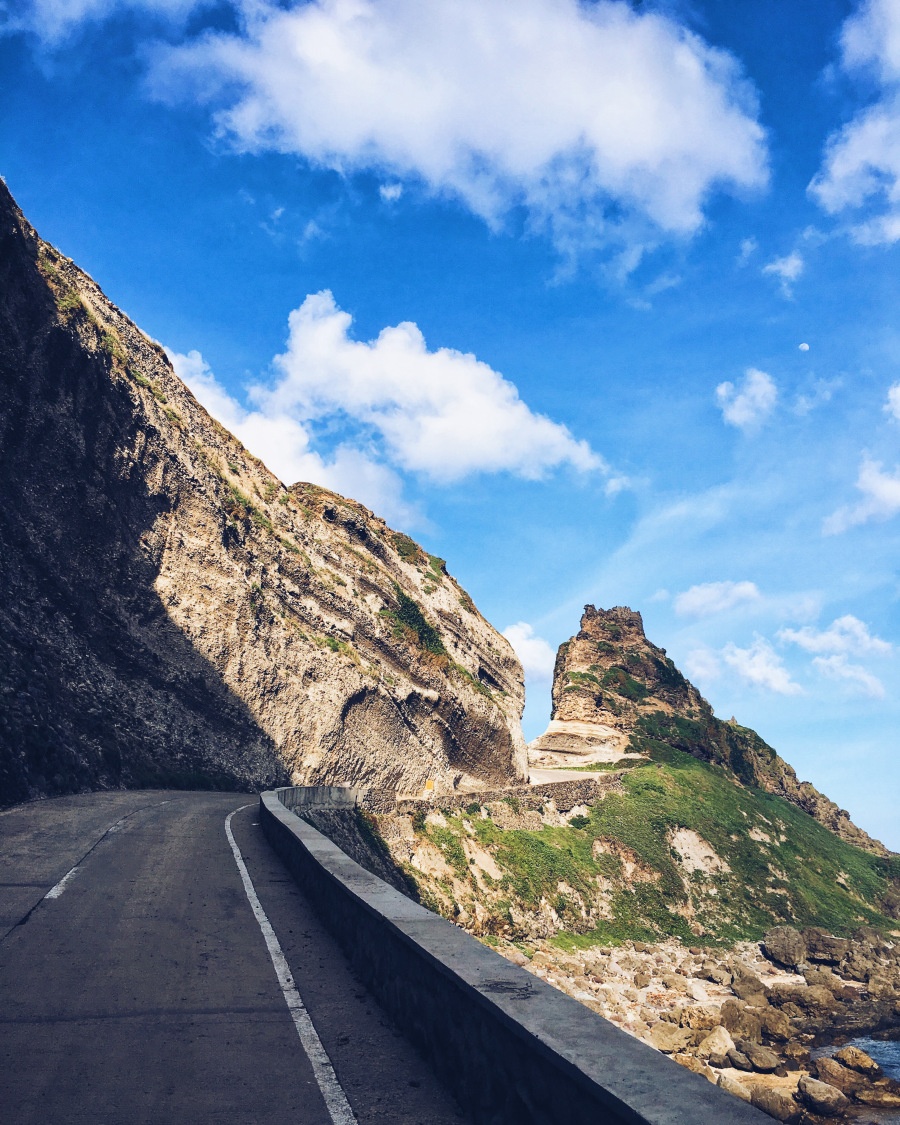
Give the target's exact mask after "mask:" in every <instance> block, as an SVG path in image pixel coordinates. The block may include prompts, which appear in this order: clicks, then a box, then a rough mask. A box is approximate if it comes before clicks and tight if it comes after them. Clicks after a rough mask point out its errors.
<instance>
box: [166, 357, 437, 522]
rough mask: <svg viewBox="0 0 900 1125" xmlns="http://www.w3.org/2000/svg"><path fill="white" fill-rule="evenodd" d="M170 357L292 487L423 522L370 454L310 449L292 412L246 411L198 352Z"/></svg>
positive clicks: (398, 483)
mask: <svg viewBox="0 0 900 1125" xmlns="http://www.w3.org/2000/svg"><path fill="white" fill-rule="evenodd" d="M166 353H167V355H168V356H169V359H170V360H171V362H172V366H173V367H174V368H175V371H176V373H177V374H178V376H179V378H181V379H182V380H183V381H184V382H185V383H186V384H187V385H188V387H190V389H191V390H192V391H193V393H194V395H195V396H196V398H197V400H198V402H200V403H201V404H202V405H203V406H205V407H206V409H207V410H208V411H209V413H210V414H211V415H212V416H213V417H214V418H216V419H217V420H218V421H219V422H221V423H222V425H223V426H225V427H226V428H227V429H229V430H230V431H231V432H232V433H233V434H234V435H235V437H237V438H238V439H239V440H240V441H241V442H242V443H243V445H245V446H246V447H247V449H249V450H250V452H251V453H253V454H254V455H255V456H256V457H259V458H260V460H261V461H263V462H264V463H265V464H266V466H267V467H268V468H269V469H270V470H271V471H272V472H273V473H274V474H275V475H276V476H277V477H278V478H279V479H280V480H283V481H286V482H287V483H288V484H293V483H294V482H295V481H298V480H305V481H312V482H314V483H315V484H321V485H323V486H324V487H326V488H330V489H332V490H333V491H334V492H339V493H341V494H342V495H344V496H351V497H353V499H355V500H361V501H362V502H363V503H364V504H367V505H368V506H369V507H370V508H372V509H373V510H374V511H376V512H378V513H379V514H380V515H382V516H384V517H385V518H386V519H389V520H391V521H393V522H395V523H398V524H401V525H403V526H415V525H416V524H419V523H421V521H422V517H421V513H420V512H419V511H418V510H417V509H416V508H415V507H413V506H411V505H410V504H408V503H407V502H406V501H405V500H404V499H403V495H402V494H403V482H402V480H401V479H400V477H399V476H398V474H397V473H395V472H394V471H393V470H391V469H390V468H389V467H388V466H386V465H384V464H382V463H380V462H379V461H377V460H376V459H375V458H373V457H372V456H370V455H368V454H367V453H366V452H365V451H363V450H361V449H358V448H354V447H353V446H350V445H339V446H338V447H337V449H335V450H334V452H333V453H332V455H331V456H330V457H324V456H322V455H321V454H320V453H318V452H316V451H314V450H312V449H311V448H310V444H311V440H312V436H311V434H310V432H309V430H308V429H307V428H306V427H305V426H304V425H303V423H302V422H300V421H298V420H297V419H296V418H294V417H291V416H290V415H288V414H285V413H282V412H278V411H272V412H266V411H261V410H247V409H246V408H245V407H243V406H242V405H241V404H240V403H239V402H238V401H237V399H235V398H233V397H232V396H231V395H230V394H228V392H227V391H226V390H225V388H224V387H223V386H222V385H221V384H220V383H219V382H218V380H217V379H216V378H215V376H214V375H213V373H212V371H211V370H210V368H209V365H208V364H207V363H206V361H205V360H204V359H203V356H202V355H201V354H200V353H199V352H198V351H190V352H188V353H187V354H186V355H182V354H179V353H178V352H173V351H169V349H166Z"/></svg>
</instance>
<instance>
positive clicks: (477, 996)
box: [260, 787, 771, 1125]
mask: <svg viewBox="0 0 900 1125" xmlns="http://www.w3.org/2000/svg"><path fill="white" fill-rule="evenodd" d="M324 789H325V787H322V788H321V789H319V790H318V791H317V790H316V789H313V788H304V789H299V788H298V789H289V790H276V791H274V792H269V793H263V794H261V796H260V823H261V825H262V827H263V831H264V832H265V834H266V836H267V838H268V840H269V841H270V843H271V844H272V846H273V848H274V849H275V851H277V852H278V854H279V855H280V856H281V857H282V859H283V860H284V861H285V863H286V864H287V866H288V867H289V868H290V870H291V872H292V873H293V875H294V877H295V878H296V879H297V882H298V883H299V884H300V886H301V887H302V888H303V890H304V891H305V892H306V894H307V895H308V896H309V898H310V899H311V901H312V902H313V904H314V905H315V906H316V908H317V909H318V910H319V912H320V914H321V916H322V918H323V920H324V922H325V924H326V925H327V926H328V927H329V929H330V930H331V932H332V933H333V934H334V936H335V937H336V939H337V940H338V942H339V944H340V945H341V946H342V948H343V949H344V952H345V953H346V955H347V957H348V959H349V960H350V962H351V964H352V965H353V968H354V970H355V971H356V973H357V974H358V976H359V977H360V978H361V979H362V980H363V981H364V982H365V984H366V985H367V987H368V988H369V989H370V991H371V992H372V994H373V995H374V996H375V997H376V999H377V1000H378V1001H379V1002H380V1003H381V1005H382V1006H383V1007H384V1008H385V1009H386V1011H387V1012H389V1014H390V1015H391V1016H392V1017H393V1019H394V1020H395V1022H396V1023H397V1025H398V1026H399V1027H400V1029H401V1030H402V1031H403V1032H404V1033H405V1034H406V1035H407V1036H408V1037H409V1038H410V1039H411V1040H412V1042H413V1043H414V1044H415V1045H416V1046H417V1047H418V1048H419V1049H420V1050H421V1051H422V1053H423V1054H424V1055H425V1056H426V1057H427V1058H428V1060H429V1062H430V1063H431V1066H432V1068H433V1069H434V1070H435V1072H436V1073H437V1075H438V1077H439V1078H440V1079H441V1081H443V1083H444V1084H445V1085H446V1086H448V1087H449V1088H450V1089H451V1090H452V1091H453V1092H454V1094H455V1095H456V1097H457V1099H458V1100H459V1102H460V1103H461V1105H462V1106H463V1108H464V1109H465V1110H466V1111H467V1112H468V1114H469V1115H470V1117H471V1118H472V1120H473V1121H475V1122H477V1123H478V1125H607V1123H608V1125H619V1123H622V1125H626V1123H627V1125H766V1123H768V1125H771V1118H769V1117H767V1116H766V1115H764V1114H762V1113H761V1112H760V1111H759V1110H757V1109H754V1108H753V1107H751V1106H750V1105H748V1104H747V1103H745V1102H742V1101H740V1100H739V1099H737V1098H734V1097H732V1096H731V1095H730V1094H726V1093H725V1092H724V1091H723V1090H720V1089H718V1088H716V1087H715V1086H712V1085H711V1084H710V1083H709V1082H707V1081H706V1079H705V1078H702V1077H700V1076H699V1075H696V1074H692V1073H690V1072H689V1071H687V1070H685V1069H684V1068H683V1067H680V1066H679V1065H678V1064H677V1063H674V1062H671V1061H670V1060H669V1059H667V1058H666V1057H665V1056H664V1055H662V1054H660V1053H659V1052H657V1051H654V1050H653V1049H652V1048H651V1047H648V1046H646V1045H645V1044H643V1043H640V1042H639V1041H638V1040H637V1039H634V1038H632V1037H631V1036H630V1035H627V1034H626V1033H625V1032H624V1031H620V1030H619V1029H618V1028H617V1027H615V1026H614V1025H613V1024H611V1023H610V1022H609V1021H608V1020H605V1019H603V1017H602V1016H599V1015H597V1014H596V1013H595V1012H592V1011H591V1010H590V1009H589V1008H586V1007H585V1006H584V1005H582V1004H579V1003H578V1001H576V1000H573V999H571V997H568V996H566V995H564V994H563V993H562V992H559V991H557V989H555V988H552V987H551V986H550V985H548V984H546V983H545V982H544V981H542V980H540V979H538V978H537V977H535V976H533V975H532V974H531V973H527V972H525V970H524V969H521V968H519V967H518V966H516V965H513V964H511V963H510V962H509V961H507V960H505V958H503V957H501V956H500V955H499V954H497V953H494V952H493V951H492V950H490V949H488V948H487V947H485V946H484V945H482V944H481V942H479V941H476V940H475V938H473V937H471V936H470V935H468V934H466V933H464V932H463V931H462V930H460V929H459V928H458V927H456V926H454V925H452V923H450V922H448V921H447V920H446V919H444V918H441V917H440V916H439V915H437V914H433V913H432V912H431V911H429V910H426V909H425V908H424V907H423V906H420V905H419V904H418V903H415V902H413V901H412V900H411V899H408V898H406V897H405V896H404V895H402V894H400V892H399V891H396V890H394V888H393V887H390V886H388V885H387V883H385V882H384V881H383V880H381V879H379V878H377V876H375V875H372V874H370V872H368V871H366V870H365V869H364V868H362V867H360V866H359V864H358V863H355V862H354V861H353V860H352V859H350V857H349V856H347V855H345V853H344V852H342V851H341V850H340V849H339V848H338V847H337V846H336V845H335V844H334V843H332V841H331V840H329V839H328V838H327V837H325V836H323V835H322V834H321V833H320V832H317V831H316V829H314V828H313V827H312V825H310V824H307V823H306V822H305V821H303V820H302V819H300V817H299V816H297V815H295V813H294V812H291V811H290V808H294V809H298V808H303V807H304V806H309V805H313V804H315V805H320V806H321V805H326V804H329V803H330V804H331V806H332V807H343V808H351V807H353V806H354V805H356V804H357V803H359V801H360V791H357V790H348V789H344V790H341V791H340V792H338V793H335V792H334V789H331V790H329V791H328V792H325V791H323V790H324ZM329 793H330V794H331V795H332V796H333V800H332V796H329Z"/></svg>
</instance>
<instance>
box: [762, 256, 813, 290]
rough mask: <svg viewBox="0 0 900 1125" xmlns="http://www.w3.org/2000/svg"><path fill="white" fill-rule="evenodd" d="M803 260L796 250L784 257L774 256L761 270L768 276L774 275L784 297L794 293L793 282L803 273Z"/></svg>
mask: <svg viewBox="0 0 900 1125" xmlns="http://www.w3.org/2000/svg"><path fill="white" fill-rule="evenodd" d="M803 268H804V262H803V258H802V257H801V256H800V254H798V253H797V251H796V250H794V251H792V252H791V253H790V254H787V255H786V256H785V257H784V258H775V259H773V260H772V261H771V262H769V263H768V264H767V265H765V266H763V269H762V272H763V273H764V274H767V275H769V276H770V277H776V278H777V279H778V282H779V284H780V286H781V292H782V293H783V294H784V295H785V297H792V296H793V295H794V282H795V281H796V280H797V278H798V277H799V276H800V275H801V274H802V273H803Z"/></svg>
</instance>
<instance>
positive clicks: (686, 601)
mask: <svg viewBox="0 0 900 1125" xmlns="http://www.w3.org/2000/svg"><path fill="white" fill-rule="evenodd" d="M761 597H762V595H761V594H760V592H759V589H758V588H757V586H756V583H755V582H703V583H701V584H700V585H698V586H691V588H690V589H689V590H685V591H684V593H682V594H679V595H678V596H677V597H676V598H675V612H676V613H679V614H681V615H682V616H683V617H711V616H712V615H713V614H716V613H725V612H726V610H729V609H734V607H735V606H739V605H746V604H747V603H748V602H759V601H760V600H761Z"/></svg>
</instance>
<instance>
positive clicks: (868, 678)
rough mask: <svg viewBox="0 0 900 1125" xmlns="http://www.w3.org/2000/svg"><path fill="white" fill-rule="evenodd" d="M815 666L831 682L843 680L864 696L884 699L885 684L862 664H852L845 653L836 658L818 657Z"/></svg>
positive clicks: (814, 661)
mask: <svg viewBox="0 0 900 1125" xmlns="http://www.w3.org/2000/svg"><path fill="white" fill-rule="evenodd" d="M813 664H814V665H815V666H816V668H817V669H818V670H819V671H820V672H821V673H822V675H823V676H827V677H828V678H829V679H830V680H843V681H844V682H845V683H849V684H851V685H853V686H854V687H855V688H856V689H857V691H859V692H860V693H861V694H862V695H867V696H869V697H870V698H871V699H884V695H885V692H884V684H883V683H882V682H881V680H879V679H878V677H877V676H873V675H872V673H871V672H869V671H868V670H867V669H865V668H863V667H862V666H861V665H860V664H851V663H850V662H849V661H848V660H847V657H846V656H845V655H844V654H843V653H838V654H836V655H835V656H817V657H816V658H815V660H813Z"/></svg>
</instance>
